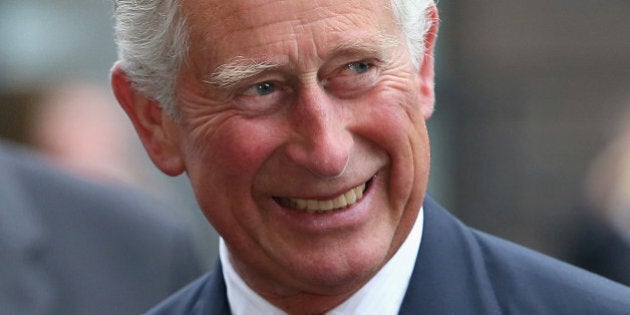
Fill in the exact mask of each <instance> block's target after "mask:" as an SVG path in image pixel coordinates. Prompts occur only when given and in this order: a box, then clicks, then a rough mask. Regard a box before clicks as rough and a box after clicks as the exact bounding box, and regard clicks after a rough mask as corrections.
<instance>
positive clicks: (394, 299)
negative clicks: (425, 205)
mask: <svg viewBox="0 0 630 315" xmlns="http://www.w3.org/2000/svg"><path fill="white" fill-rule="evenodd" d="M423 226H424V211H422V209H420V212H419V213H418V218H417V219H416V222H415V223H414V225H413V228H412V229H411V232H410V233H409V235H408V236H407V239H406V240H405V241H404V242H403V244H402V245H401V247H400V249H398V251H397V252H396V254H394V256H393V257H392V258H391V259H390V260H389V261H388V262H387V263H386V264H385V266H383V268H381V270H380V271H379V272H378V273H377V274H376V275H374V277H373V278H372V279H371V280H370V281H368V283H366V284H365V286H363V287H362V288H361V289H359V291H357V292H356V293H354V294H353V295H352V296H351V297H350V298H349V299H348V300H346V301H345V302H343V303H342V304H340V305H338V306H337V307H335V308H334V309H332V310H331V311H329V312H328V313H327V314H328V315H349V314H398V311H399V309H400V306H401V304H402V300H403V298H404V297H405V292H406V291H407V285H408V284H409V279H410V278H411V274H412V273H413V267H414V265H415V262H416V257H417V256H418V251H419V249H420V243H421V240H422V229H423ZM228 255H229V252H228V249H227V246H225V242H224V241H223V238H221V239H220V241H219V258H220V259H221V264H222V266H223V278H224V279H225V285H226V288H227V297H228V301H229V304H230V309H231V311H232V314H234V315H245V314H269V315H284V314H286V313H285V312H284V311H282V310H280V309H279V308H277V307H275V306H274V305H272V304H271V303H269V302H267V300H265V299H264V298H262V297H261V296H260V295H258V294H257V293H256V292H254V291H253V290H252V289H251V288H250V287H249V286H248V285H247V284H246V283H245V281H243V279H242V278H241V277H240V275H239V274H238V273H236V271H235V270H234V267H233V266H232V263H231V262H230V260H229V259H228Z"/></svg>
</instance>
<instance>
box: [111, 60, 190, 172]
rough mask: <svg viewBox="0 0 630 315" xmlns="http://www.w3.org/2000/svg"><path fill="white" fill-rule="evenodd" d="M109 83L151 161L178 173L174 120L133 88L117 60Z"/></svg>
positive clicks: (180, 161)
mask: <svg viewBox="0 0 630 315" xmlns="http://www.w3.org/2000/svg"><path fill="white" fill-rule="evenodd" d="M111 85H112V89H113V91H114V95H115V96H116V99H117V100H118V103H119V104H120V106H121V107H122V108H123V109H124V110H125V112H126V113H127V116H129V119H130V120H131V122H132V123H133V126H134V128H135V130H136V133H137V134H138V136H139V137H140V140H141V141H142V144H143V145H144V149H145V150H146V151H147V153H148V154H149V157H150V158H151V161H153V163H154V164H155V165H156V166H157V167H158V168H159V169H160V170H161V171H162V172H164V173H166V174H167V175H170V176H176V175H179V174H181V173H182V172H183V171H184V169H185V167H184V163H183V159H182V155H181V152H180V147H179V132H178V128H177V125H176V123H175V122H174V121H173V120H172V119H171V117H170V116H169V115H167V114H166V113H165V112H164V111H163V110H162V109H161V108H160V106H159V104H158V102H157V101H155V100H152V99H149V98H147V97H146V96H144V95H143V94H142V93H140V92H138V91H136V90H135V89H134V88H133V86H132V83H131V81H130V80H129V78H128V77H127V74H126V73H125V71H124V70H123V69H122V67H121V65H120V63H116V64H114V67H113V68H112V71H111Z"/></svg>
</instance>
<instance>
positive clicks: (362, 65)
mask: <svg viewBox="0 0 630 315" xmlns="http://www.w3.org/2000/svg"><path fill="white" fill-rule="evenodd" d="M370 68H372V64H371V63H369V62H367V61H359V62H353V63H351V64H349V65H348V69H349V70H351V71H353V72H355V73H358V74H361V73H366V72H368V71H369V70H370Z"/></svg>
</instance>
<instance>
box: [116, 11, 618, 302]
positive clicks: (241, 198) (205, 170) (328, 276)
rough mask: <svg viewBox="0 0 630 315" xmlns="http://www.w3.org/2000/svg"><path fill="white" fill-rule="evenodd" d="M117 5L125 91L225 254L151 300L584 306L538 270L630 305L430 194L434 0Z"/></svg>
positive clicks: (610, 287)
mask: <svg viewBox="0 0 630 315" xmlns="http://www.w3.org/2000/svg"><path fill="white" fill-rule="evenodd" d="M116 20H117V23H116V28H117V42H118V45H119V53H120V60H119V62H117V63H116V65H115V66H114V68H113V70H112V86H113V89H114V92H115V94H116V97H117V98H118V101H119V102H120V104H121V105H122V107H123V108H124V110H125V111H126V112H127V114H128V115H129V117H130V119H131V121H132V122H133V124H134V126H135V128H136V131H137V133H138V134H139V136H140V138H141V139H142V142H143V143H144V146H145V149H146V150H147V152H148V154H149V156H150V157H151V159H152V160H153V162H154V163H155V164H156V165H157V167H158V168H160V169H161V170H162V171H163V172H164V173H166V174H169V175H178V174H181V173H183V172H186V174H187V175H188V176H189V178H190V181H191V183H192V187H193V190H194V192H195V195H196V197H197V201H198V203H199V205H200V206H201V209H202V210H203V212H204V214H205V216H206V218H207V219H208V221H209V222H210V223H211V224H212V225H213V226H214V227H215V228H216V230H217V231H218V232H219V234H220V235H221V237H222V239H221V253H220V262H219V263H218V264H217V268H216V269H215V270H214V271H213V272H212V273H210V274H208V275H207V276H206V277H204V278H201V279H199V280H198V281H197V282H195V283H193V284H191V285H190V286H189V287H187V288H185V289H184V290H183V291H181V292H180V293H179V294H177V295H175V296H173V297H172V298H171V299H170V300H168V301H166V302H165V303H164V304H163V305H160V306H158V307H157V308H156V309H154V310H152V312H154V313H167V314H189V313H194V314H222V313H230V312H232V313H234V314H254V313H256V314H274V313H277V314H281V313H283V312H286V313H291V314H322V313H327V312H328V313H332V314H349V313H353V312H354V313H356V314H368V313H374V314H395V313H398V312H401V313H404V312H410V313H418V312H421V311H425V312H429V313H433V314H436V313H440V314H444V313H457V314H462V311H466V312H470V313H481V314H491V313H500V312H502V311H508V310H534V311H535V310H540V309H542V310H550V309H554V308H555V307H563V308H571V307H575V303H573V302H571V303H564V302H562V301H556V299H553V298H551V297H550V296H547V294H545V293H543V292H541V291H540V290H539V288H540V289H542V290H551V291H552V292H556V294H566V293H567V291H568V292H570V294H569V295H568V297H570V299H575V298H578V299H580V298H583V297H584V298H586V297H589V298H590V297H596V298H597V299H601V301H599V302H597V303H598V304H595V302H594V301H593V303H592V305H590V306H588V307H593V309H599V307H600V305H599V303H602V305H608V306H607V307H609V309H608V310H609V311H611V312H612V313H615V312H616V311H619V310H621V309H623V307H624V305H621V304H622V303H623V304H625V306H628V307H630V293H629V292H628V290H627V289H624V288H623V287H621V286H615V285H614V284H612V283H608V282H606V281H604V280H601V279H596V278H594V277H593V278H591V277H592V276H591V275H589V274H586V273H582V272H579V271H577V270H574V269H572V268H571V267H569V266H567V265H563V264H560V263H558V262H555V261H552V260H550V259H548V258H543V257H541V256H538V255H537V254H532V253H529V252H527V251H526V250H524V249H522V248H520V247H517V246H515V245H512V244H506V243H504V242H502V241H499V240H496V239H494V238H492V237H489V236H486V235H484V234H481V233H479V232H476V231H473V230H471V229H469V228H468V227H465V226H463V225H461V223H459V222H458V221H457V220H455V219H454V218H452V217H450V216H449V215H447V214H446V213H445V212H444V211H443V210H442V209H441V208H439V206H437V205H436V204H434V203H433V202H432V201H430V200H429V198H425V191H426V186H427V180H428V176H429V161H430V154H429V140H428V135H427V129H426V126H425V121H426V120H427V119H428V118H429V117H430V116H431V113H432V111H433V104H434V92H433V83H434V80H433V47H434V44H435V39H436V32H437V23H438V20H437V10H436V7H435V5H434V3H433V1H430V0H415V1H402V0H400V1H395V0H394V1H390V0H369V1H336V0H308V1H304V0H293V1H269V0H264V1H263V0H234V1H213V0H187V1H183V0H182V1H176V0H167V1H150V0H146V1H117V2H116ZM423 202H424V206H423ZM421 243H422V246H420V244H421ZM512 263H516V264H518V267H517V268H516V269H513V268H511V267H512V266H511V264H512ZM495 272H496V274H493V273H495ZM558 274H559V276H557V275H558ZM531 277H538V278H537V279H532V278H531ZM547 277H548V278H547ZM574 278H577V279H584V281H586V283H588V284H589V285H590V284H591V283H593V284H592V287H589V285H587V288H586V289H579V290H577V292H572V290H575V289H571V290H569V289H568V288H570V287H574V282H573V281H574V280H575V279H574ZM624 290H625V291H624ZM519 296H520V297H519ZM525 297H527V298H528V299H529V298H531V299H532V300H523V298H525ZM625 297H627V299H625V301H624V298H625ZM615 300H616V301H617V302H616V303H615V302H613V301H615ZM604 303H607V304H604ZM587 305H588V304H587ZM626 310H627V309H626ZM608 313H610V312H608Z"/></svg>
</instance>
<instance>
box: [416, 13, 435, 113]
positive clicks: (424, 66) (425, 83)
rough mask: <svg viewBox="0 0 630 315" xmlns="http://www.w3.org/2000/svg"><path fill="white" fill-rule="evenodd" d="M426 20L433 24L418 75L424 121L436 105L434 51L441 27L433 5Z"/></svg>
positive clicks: (425, 39) (427, 33) (426, 38)
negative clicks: (439, 27)
mask: <svg viewBox="0 0 630 315" xmlns="http://www.w3.org/2000/svg"><path fill="white" fill-rule="evenodd" d="M425 18H426V19H428V20H429V21H430V22H431V26H430V28H429V29H428V30H427V32H426V34H425V37H424V43H423V44H424V47H423V50H424V53H423V56H422V60H421V64H420V69H418V72H419V73H418V74H419V75H420V80H421V83H420V84H421V86H420V93H421V94H422V96H423V102H422V108H421V110H422V114H423V116H424V119H425V120H426V119H429V118H430V117H431V114H433V108H434V104H435V69H434V67H435V63H434V57H433V54H434V50H435V43H436V40H437V32H438V26H439V16H438V11H437V7H436V6H435V4H432V5H431V6H430V7H429V8H428V9H427V12H426V15H425Z"/></svg>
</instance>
